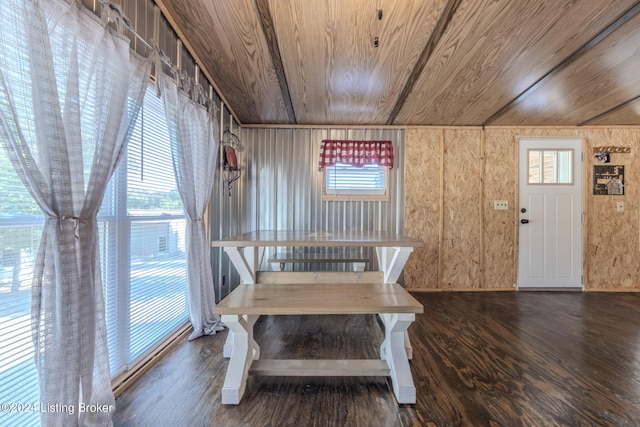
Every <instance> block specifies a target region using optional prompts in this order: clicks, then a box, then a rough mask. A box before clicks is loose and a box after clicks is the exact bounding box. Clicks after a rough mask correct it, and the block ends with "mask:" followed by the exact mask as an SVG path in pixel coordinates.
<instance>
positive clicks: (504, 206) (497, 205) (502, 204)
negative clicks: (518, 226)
mask: <svg viewBox="0 0 640 427" xmlns="http://www.w3.org/2000/svg"><path fill="white" fill-rule="evenodd" d="M493 209H495V210H497V211H506V210H509V201H508V200H494V201H493Z"/></svg>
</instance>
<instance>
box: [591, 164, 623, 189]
mask: <svg viewBox="0 0 640 427" xmlns="http://www.w3.org/2000/svg"><path fill="white" fill-rule="evenodd" d="M593 194H594V195H596V196H621V195H624V166H623V165H595V166H594V167H593Z"/></svg>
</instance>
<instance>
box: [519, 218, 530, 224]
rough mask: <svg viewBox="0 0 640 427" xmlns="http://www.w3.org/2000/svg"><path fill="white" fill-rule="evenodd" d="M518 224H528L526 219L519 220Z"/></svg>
mask: <svg viewBox="0 0 640 427" xmlns="http://www.w3.org/2000/svg"><path fill="white" fill-rule="evenodd" d="M520 224H529V220H528V219H521V220H520Z"/></svg>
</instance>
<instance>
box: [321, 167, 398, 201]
mask: <svg viewBox="0 0 640 427" xmlns="http://www.w3.org/2000/svg"><path fill="white" fill-rule="evenodd" d="M386 192H387V168H386V167H384V166H379V165H365V166H363V167H355V166H351V165H348V164H344V163H336V164H335V165H334V166H328V167H326V168H325V193H326V194H329V195H331V194H343V195H365V196H366V195H377V196H379V195H384V194H386Z"/></svg>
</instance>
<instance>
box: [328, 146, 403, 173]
mask: <svg viewBox="0 0 640 427" xmlns="http://www.w3.org/2000/svg"><path fill="white" fill-rule="evenodd" d="M336 163H346V164H349V165H351V166H358V167H361V166H364V165H380V166H386V167H388V168H389V169H393V144H392V143H391V141H350V140H337V139H325V140H323V141H322V145H321V146H320V162H319V164H318V166H319V168H320V169H324V168H325V167H327V166H333V165H335V164H336Z"/></svg>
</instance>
